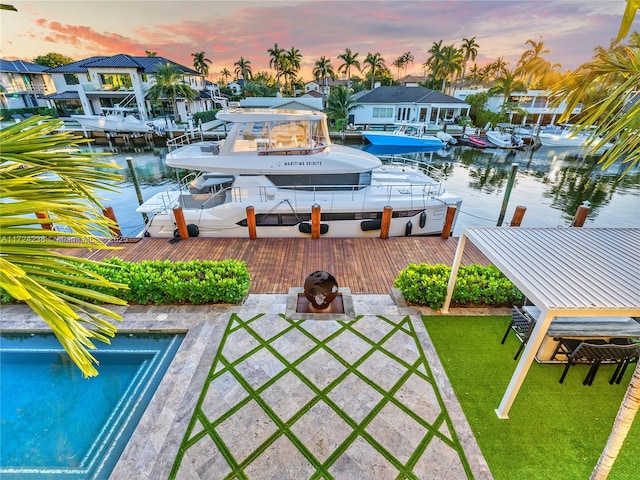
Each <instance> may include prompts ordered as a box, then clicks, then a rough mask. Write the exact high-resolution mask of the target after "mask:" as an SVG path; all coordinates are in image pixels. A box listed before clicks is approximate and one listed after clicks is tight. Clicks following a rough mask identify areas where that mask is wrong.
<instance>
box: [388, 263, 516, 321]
mask: <svg viewBox="0 0 640 480" xmlns="http://www.w3.org/2000/svg"><path fill="white" fill-rule="evenodd" d="M450 273H451V267H449V266H448V265H442V264H437V265H427V264H425V263H421V264H419V265H416V264H410V265H409V266H407V268H405V269H404V270H402V271H401V272H400V273H399V274H398V278H396V280H395V282H394V285H395V287H396V288H398V289H399V290H400V291H401V292H402V295H403V297H404V298H405V299H406V300H407V301H409V302H411V303H417V304H420V305H427V306H429V307H430V308H432V309H434V310H437V309H440V308H442V306H443V305H444V301H445V299H446V298H447V284H448V283H449V275H450ZM521 300H522V293H521V292H520V291H519V290H518V289H517V288H516V287H515V285H513V283H511V281H510V280H509V279H507V277H505V276H504V275H503V274H502V272H500V270H498V268H497V267H495V266H493V265H490V266H487V267H484V266H481V265H471V266H461V267H460V268H459V270H458V277H457V280H456V286H455V288H454V290H453V296H452V298H451V304H452V305H453V306H457V307H464V306H490V307H507V306H512V305H513V304H514V303H518V302H519V301H521Z"/></svg>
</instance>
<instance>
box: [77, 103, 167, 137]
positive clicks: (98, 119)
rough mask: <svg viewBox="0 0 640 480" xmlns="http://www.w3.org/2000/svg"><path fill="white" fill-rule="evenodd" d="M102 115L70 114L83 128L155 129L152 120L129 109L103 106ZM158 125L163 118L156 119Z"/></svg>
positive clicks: (139, 131) (114, 129)
mask: <svg viewBox="0 0 640 480" xmlns="http://www.w3.org/2000/svg"><path fill="white" fill-rule="evenodd" d="M102 110H103V111H104V112H105V114H104V115H71V118H73V119H74V120H76V121H77V122H78V123H79V124H80V125H82V128H84V129H85V130H99V131H105V132H137V133H152V132H154V131H156V129H157V128H156V125H154V122H152V121H149V122H145V121H142V120H140V119H139V118H138V117H136V116H135V114H134V113H133V111H132V110H131V109H123V108H103V109H102ZM156 122H160V123H158V126H160V125H164V123H165V121H164V120H156Z"/></svg>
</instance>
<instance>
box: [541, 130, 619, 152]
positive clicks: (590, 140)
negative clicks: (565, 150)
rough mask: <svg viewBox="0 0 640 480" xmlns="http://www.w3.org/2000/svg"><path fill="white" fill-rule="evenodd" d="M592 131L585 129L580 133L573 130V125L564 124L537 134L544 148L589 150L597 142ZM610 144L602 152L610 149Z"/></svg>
mask: <svg viewBox="0 0 640 480" xmlns="http://www.w3.org/2000/svg"><path fill="white" fill-rule="evenodd" d="M592 132H593V130H592V129H590V128H586V129H583V130H581V131H580V132H576V131H575V130H574V127H573V125H569V124H565V125H559V126H557V127H550V126H548V127H544V128H543V129H541V131H540V132H539V133H538V138H539V139H540V143H541V144H542V146H544V147H574V148H575V147H577V148H582V149H584V148H589V147H590V146H591V145H593V144H595V143H596V142H597V141H598V138H597V137H594V136H593V134H592ZM610 147H611V144H606V145H605V146H604V147H603V148H602V150H606V149H607V148H610Z"/></svg>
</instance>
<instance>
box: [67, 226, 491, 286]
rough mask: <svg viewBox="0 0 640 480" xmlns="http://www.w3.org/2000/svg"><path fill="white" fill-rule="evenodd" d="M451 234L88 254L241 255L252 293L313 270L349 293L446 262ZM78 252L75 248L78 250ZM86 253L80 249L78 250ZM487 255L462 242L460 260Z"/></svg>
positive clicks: (160, 245) (199, 242)
mask: <svg viewBox="0 0 640 480" xmlns="http://www.w3.org/2000/svg"><path fill="white" fill-rule="evenodd" d="M457 244H458V239H457V238H449V239H447V240H444V239H442V238H441V237H393V238H388V239H386V240H382V239H380V238H320V239H316V240H314V239H311V238H309V239H305V238H302V239H301V238H263V239H260V238H258V239H256V240H249V239H243V238H200V237H198V238H189V239H187V240H181V241H179V242H176V243H171V242H170V239H168V238H143V239H141V240H140V241H139V242H138V243H125V244H118V245H123V248H122V249H121V250H118V251H112V250H94V251H91V252H90V253H89V256H90V257H91V258H92V259H96V260H102V259H104V258H109V257H114V256H115V257H118V258H121V259H122V260H126V261H134V262H137V261H142V260H172V261H189V260H225V259H235V260H243V261H245V262H246V264H247V268H248V270H249V273H250V275H251V290H250V292H249V293H252V294H268V293H288V292H289V288H291V287H301V286H302V285H303V283H304V280H305V278H306V277H307V276H308V275H309V274H310V273H312V272H315V271H316V270H325V271H327V272H329V273H331V274H332V275H333V276H334V277H335V278H336V280H337V281H338V285H339V286H340V287H346V288H349V289H350V290H351V292H352V293H354V294H388V293H389V292H390V291H391V288H392V287H393V281H394V280H395V278H396V277H397V276H398V272H400V271H401V270H402V269H404V268H405V267H406V266H407V265H409V264H410V263H427V264H438V263H442V264H445V265H451V263H452V262H453V257H454V255H455V251H456V246H457ZM79 253H80V252H79ZM84 254H86V251H85V252H84ZM489 263H490V262H489V260H488V259H487V258H486V257H485V256H484V255H483V254H482V253H481V252H480V251H479V250H478V249H477V248H476V247H475V246H474V245H473V244H468V245H467V246H466V248H465V251H464V256H463V259H462V264H463V265H471V264H479V265H488V264H489Z"/></svg>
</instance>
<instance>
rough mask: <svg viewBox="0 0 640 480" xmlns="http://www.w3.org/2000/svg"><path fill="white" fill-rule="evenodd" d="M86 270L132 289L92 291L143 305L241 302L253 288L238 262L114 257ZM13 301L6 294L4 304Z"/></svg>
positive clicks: (241, 263) (242, 266)
mask: <svg viewBox="0 0 640 480" xmlns="http://www.w3.org/2000/svg"><path fill="white" fill-rule="evenodd" d="M85 268H86V269H87V270H89V271H92V272H95V273H98V274H99V275H102V276H103V277H104V278H106V279H107V280H109V281H111V282H114V283H123V284H125V285H128V286H129V289H128V290H127V289H121V290H114V289H108V288H104V287H97V288H96V287H94V288H93V290H95V291H99V292H101V293H106V294H109V295H113V296H116V297H118V298H121V299H123V300H126V301H127V302H129V303H136V304H140V305H147V304H155V305H161V304H176V303H191V304H194V305H198V304H205V303H240V302H241V301H242V300H243V299H244V297H245V296H246V295H247V293H248V292H249V287H250V286H251V279H250V276H249V271H248V270H247V267H246V264H245V263H244V262H242V261H237V260H222V261H197V260H195V261H190V262H171V261H169V260H157V261H156V260H154V261H143V262H137V263H132V262H125V261H123V260H120V259H118V258H114V259H109V260H105V262H104V265H86V266H85ZM10 301H12V299H11V298H10V297H8V295H7V294H6V292H4V291H3V292H2V303H5V302H6V303H9V302H10Z"/></svg>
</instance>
